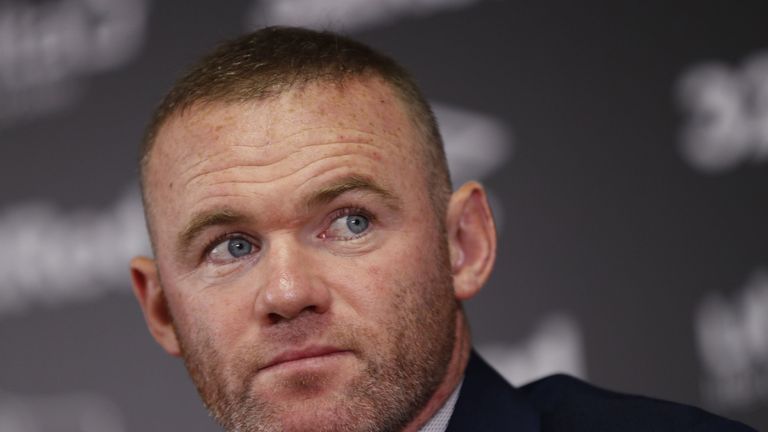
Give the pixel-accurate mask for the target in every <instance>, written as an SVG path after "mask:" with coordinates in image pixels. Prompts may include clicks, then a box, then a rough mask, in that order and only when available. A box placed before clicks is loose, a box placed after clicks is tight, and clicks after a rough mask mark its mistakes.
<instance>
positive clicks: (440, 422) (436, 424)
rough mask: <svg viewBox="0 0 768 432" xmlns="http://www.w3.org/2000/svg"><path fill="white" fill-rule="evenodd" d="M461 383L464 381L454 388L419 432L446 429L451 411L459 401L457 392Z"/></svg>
mask: <svg viewBox="0 0 768 432" xmlns="http://www.w3.org/2000/svg"><path fill="white" fill-rule="evenodd" d="M463 383H464V379H462V380H461V382H460V383H459V385H457V386H456V389H454V390H453V393H451V397H449V398H448V400H447V401H445V403H444V404H443V406H442V407H440V409H439V410H438V411H437V412H436V413H435V415H433V416H432V418H431V419H429V421H428V422H427V424H425V425H424V426H422V427H421V429H419V432H445V429H446V428H448V422H449V421H450V420H451V416H452V415H453V409H454V408H455V407H456V401H457V400H458V399H459V390H461V385H462V384H463Z"/></svg>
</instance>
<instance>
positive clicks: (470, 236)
mask: <svg viewBox="0 0 768 432" xmlns="http://www.w3.org/2000/svg"><path fill="white" fill-rule="evenodd" d="M446 228H447V230H448V245H449V248H450V254H451V271H452V274H453V289H454V291H455V294H456V298H457V299H459V300H466V299H468V298H471V297H472V296H474V295H475V294H477V292H478V291H480V288H482V286H483V285H484V284H485V282H486V281H487V280H488V277H489V276H490V275H491V270H492V269H493V263H494V261H495V260H496V225H495V223H494V221H493V215H492V214H491V208H490V206H489V205H488V199H487V197H486V194H485V189H483V186H482V185H481V184H480V183H477V182H474V181H471V182H468V183H465V184H464V185H463V186H461V187H460V188H459V189H458V190H457V191H456V192H454V193H453V195H452V196H451V201H450V203H449V204H448V214H447V224H446Z"/></svg>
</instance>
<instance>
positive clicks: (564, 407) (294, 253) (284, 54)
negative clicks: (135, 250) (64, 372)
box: [131, 28, 748, 431]
mask: <svg viewBox="0 0 768 432" xmlns="http://www.w3.org/2000/svg"><path fill="white" fill-rule="evenodd" d="M141 180H142V186H143V188H142V190H143V197H144V204H145V211H146V216H147V224H148V227H149V231H150V236H151V239H152V245H153V250H154V254H155V259H154V260H153V259H150V258H144V257H139V258H135V259H134V260H133V261H132V262H131V269H132V278H133V287H134V292H135V294H136V297H137V298H138V300H139V303H140V305H141V307H142V309H143V311H144V314H145V317H146V321H147V324H148V326H149V329H150V332H151V333H152V335H153V336H154V337H155V339H156V340H157V341H158V342H159V343H160V345H161V346H162V347H163V348H164V349H165V350H166V351H168V352H169V353H170V354H172V355H177V356H181V357H183V359H184V362H185V364H186V366H187V369H188V371H189V373H190V376H191V377H192V379H193V381H194V382H195V384H196V386H197V388H198V391H199V393H200V395H201V397H202V399H203V401H204V403H205V404H206V406H207V407H208V409H209V410H210V411H211V413H212V414H213V415H214V417H215V418H216V419H217V421H218V422H219V423H220V424H221V425H222V426H223V427H224V428H225V429H226V430H229V431H300V430H306V431H399V430H405V431H416V430H430V431H432V430H435V431H437V430H441V431H442V430H446V427H447V430H449V431H465V430H515V431H534V430H622V431H624V430H651V429H652V430H668V429H661V428H659V425H666V426H679V427H680V428H681V429H680V430H694V426H701V428H700V429H695V430H748V428H746V427H744V426H741V425H738V424H736V423H732V422H728V421H726V420H723V419H719V418H717V417H714V416H711V415H709V414H706V413H704V412H702V411H698V410H696V409H693V408H687V407H682V406H677V405H674V404H669V403H662V402H657V401H651V400H646V399H631V400H627V401H624V402H622V400H625V399H626V397H623V396H617V395H614V394H611V393H608V392H603V391H600V390H597V389H593V388H591V387H589V386H587V385H586V384H583V383H580V382H578V381H575V380H572V379H569V378H565V377H556V378H554V379H549V380H545V381H542V382H539V383H536V384H533V385H530V386H527V387H525V388H523V389H514V388H512V387H511V386H510V385H509V384H507V383H506V382H504V381H503V379H502V378H501V377H500V376H498V374H496V373H495V372H494V371H493V370H492V369H490V368H489V367H488V366H487V365H486V364H485V363H484V362H483V361H482V359H480V358H479V357H477V356H476V355H475V354H473V353H472V351H471V343H470V335H469V330H468V326H467V322H466V318H465V315H464V312H463V310H462V308H461V303H460V302H461V301H462V300H465V299H468V298H470V297H472V296H473V295H475V294H476V293H477V292H478V290H479V289H480V288H481V287H482V286H483V284H484V283H485V282H486V280H487V278H488V276H489V274H490V272H491V269H492V267H493V263H494V257H495V250H496V232H495V228H494V223H493V218H492V216H491V212H490V210H489V207H488V203H487V201H486V196H485V192H484V190H483V188H482V186H481V185H479V184H478V183H475V182H470V183H467V184H465V185H463V186H462V187H460V188H459V189H458V190H457V191H456V192H454V193H452V194H451V187H450V178H449V174H448V169H447V166H446V162H445V155H444V152H443V148H442V143H441V139H440V135H439V132H438V130H437V126H436V124H435V120H434V117H433V115H432V113H431V111H430V108H429V106H428V105H427V103H426V102H425V100H424V98H423V96H422V95H421V93H420V91H419V90H418V88H417V87H416V85H415V84H414V82H413V80H412V79H411V78H410V77H409V76H408V74H407V73H406V72H405V71H404V70H403V69H402V68H401V67H400V66H398V65H397V64H396V63H395V62H394V61H392V60H391V59H389V58H387V57H385V56H382V55H381V54H379V53H376V52H374V51H372V50H371V49H370V48H368V47H366V46H363V45H361V44H359V43H357V42H354V41H352V40H349V39H346V38H343V37H340V36H338V35H334V34H331V33H320V32H313V31H309V30H303V29H292V28H267V29H263V30H260V31H258V32H255V33H253V34H250V35H246V36H244V37H241V38H239V39H236V40H234V41H231V42H229V43H227V44H224V45H222V46H221V47H219V48H218V49H217V50H216V51H215V52H214V53H212V54H211V55H209V56H208V57H206V58H204V59H203V60H202V61H201V62H200V63H199V64H198V65H197V66H195V67H194V68H193V69H192V70H191V71H190V72H189V73H188V74H187V75H186V76H184V77H183V78H182V79H181V80H179V82H177V83H176V85H175V86H174V88H173V89H172V90H171V91H170V93H169V94H168V95H167V96H166V97H165V99H164V100H163V102H162V103H161V105H160V107H159V108H158V110H157V111H156V113H155V116H154V118H153V119H152V122H151V123H150V125H149V128H148V132H147V135H146V138H145V142H144V148H143V155H142V160H141ZM603 409H609V410H610V411H605V412H602V411H600V410H603ZM596 410H597V411H596ZM650 413H652V416H650V417H649V414H650ZM633 428H634V429H633ZM654 428H655V429H654Z"/></svg>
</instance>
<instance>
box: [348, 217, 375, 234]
mask: <svg viewBox="0 0 768 432" xmlns="http://www.w3.org/2000/svg"><path fill="white" fill-rule="evenodd" d="M346 218H347V228H349V230H350V231H352V232H353V233H355V234H360V233H361V232H363V231H365V230H367V229H368V223H369V222H368V219H367V218H366V217H365V216H362V215H350V216H347V217H346Z"/></svg>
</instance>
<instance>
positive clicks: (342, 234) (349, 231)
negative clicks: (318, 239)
mask: <svg viewBox="0 0 768 432" xmlns="http://www.w3.org/2000/svg"><path fill="white" fill-rule="evenodd" d="M370 226H371V220H370V218H368V217H367V216H365V215H362V214H360V213H351V214H347V215H343V216H339V217H337V218H336V219H334V220H333V222H331V225H330V226H329V227H328V229H327V230H326V231H325V232H324V233H323V237H324V238H330V239H335V240H352V239H355V238H358V237H360V236H363V235H365V234H366V231H369V229H370Z"/></svg>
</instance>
